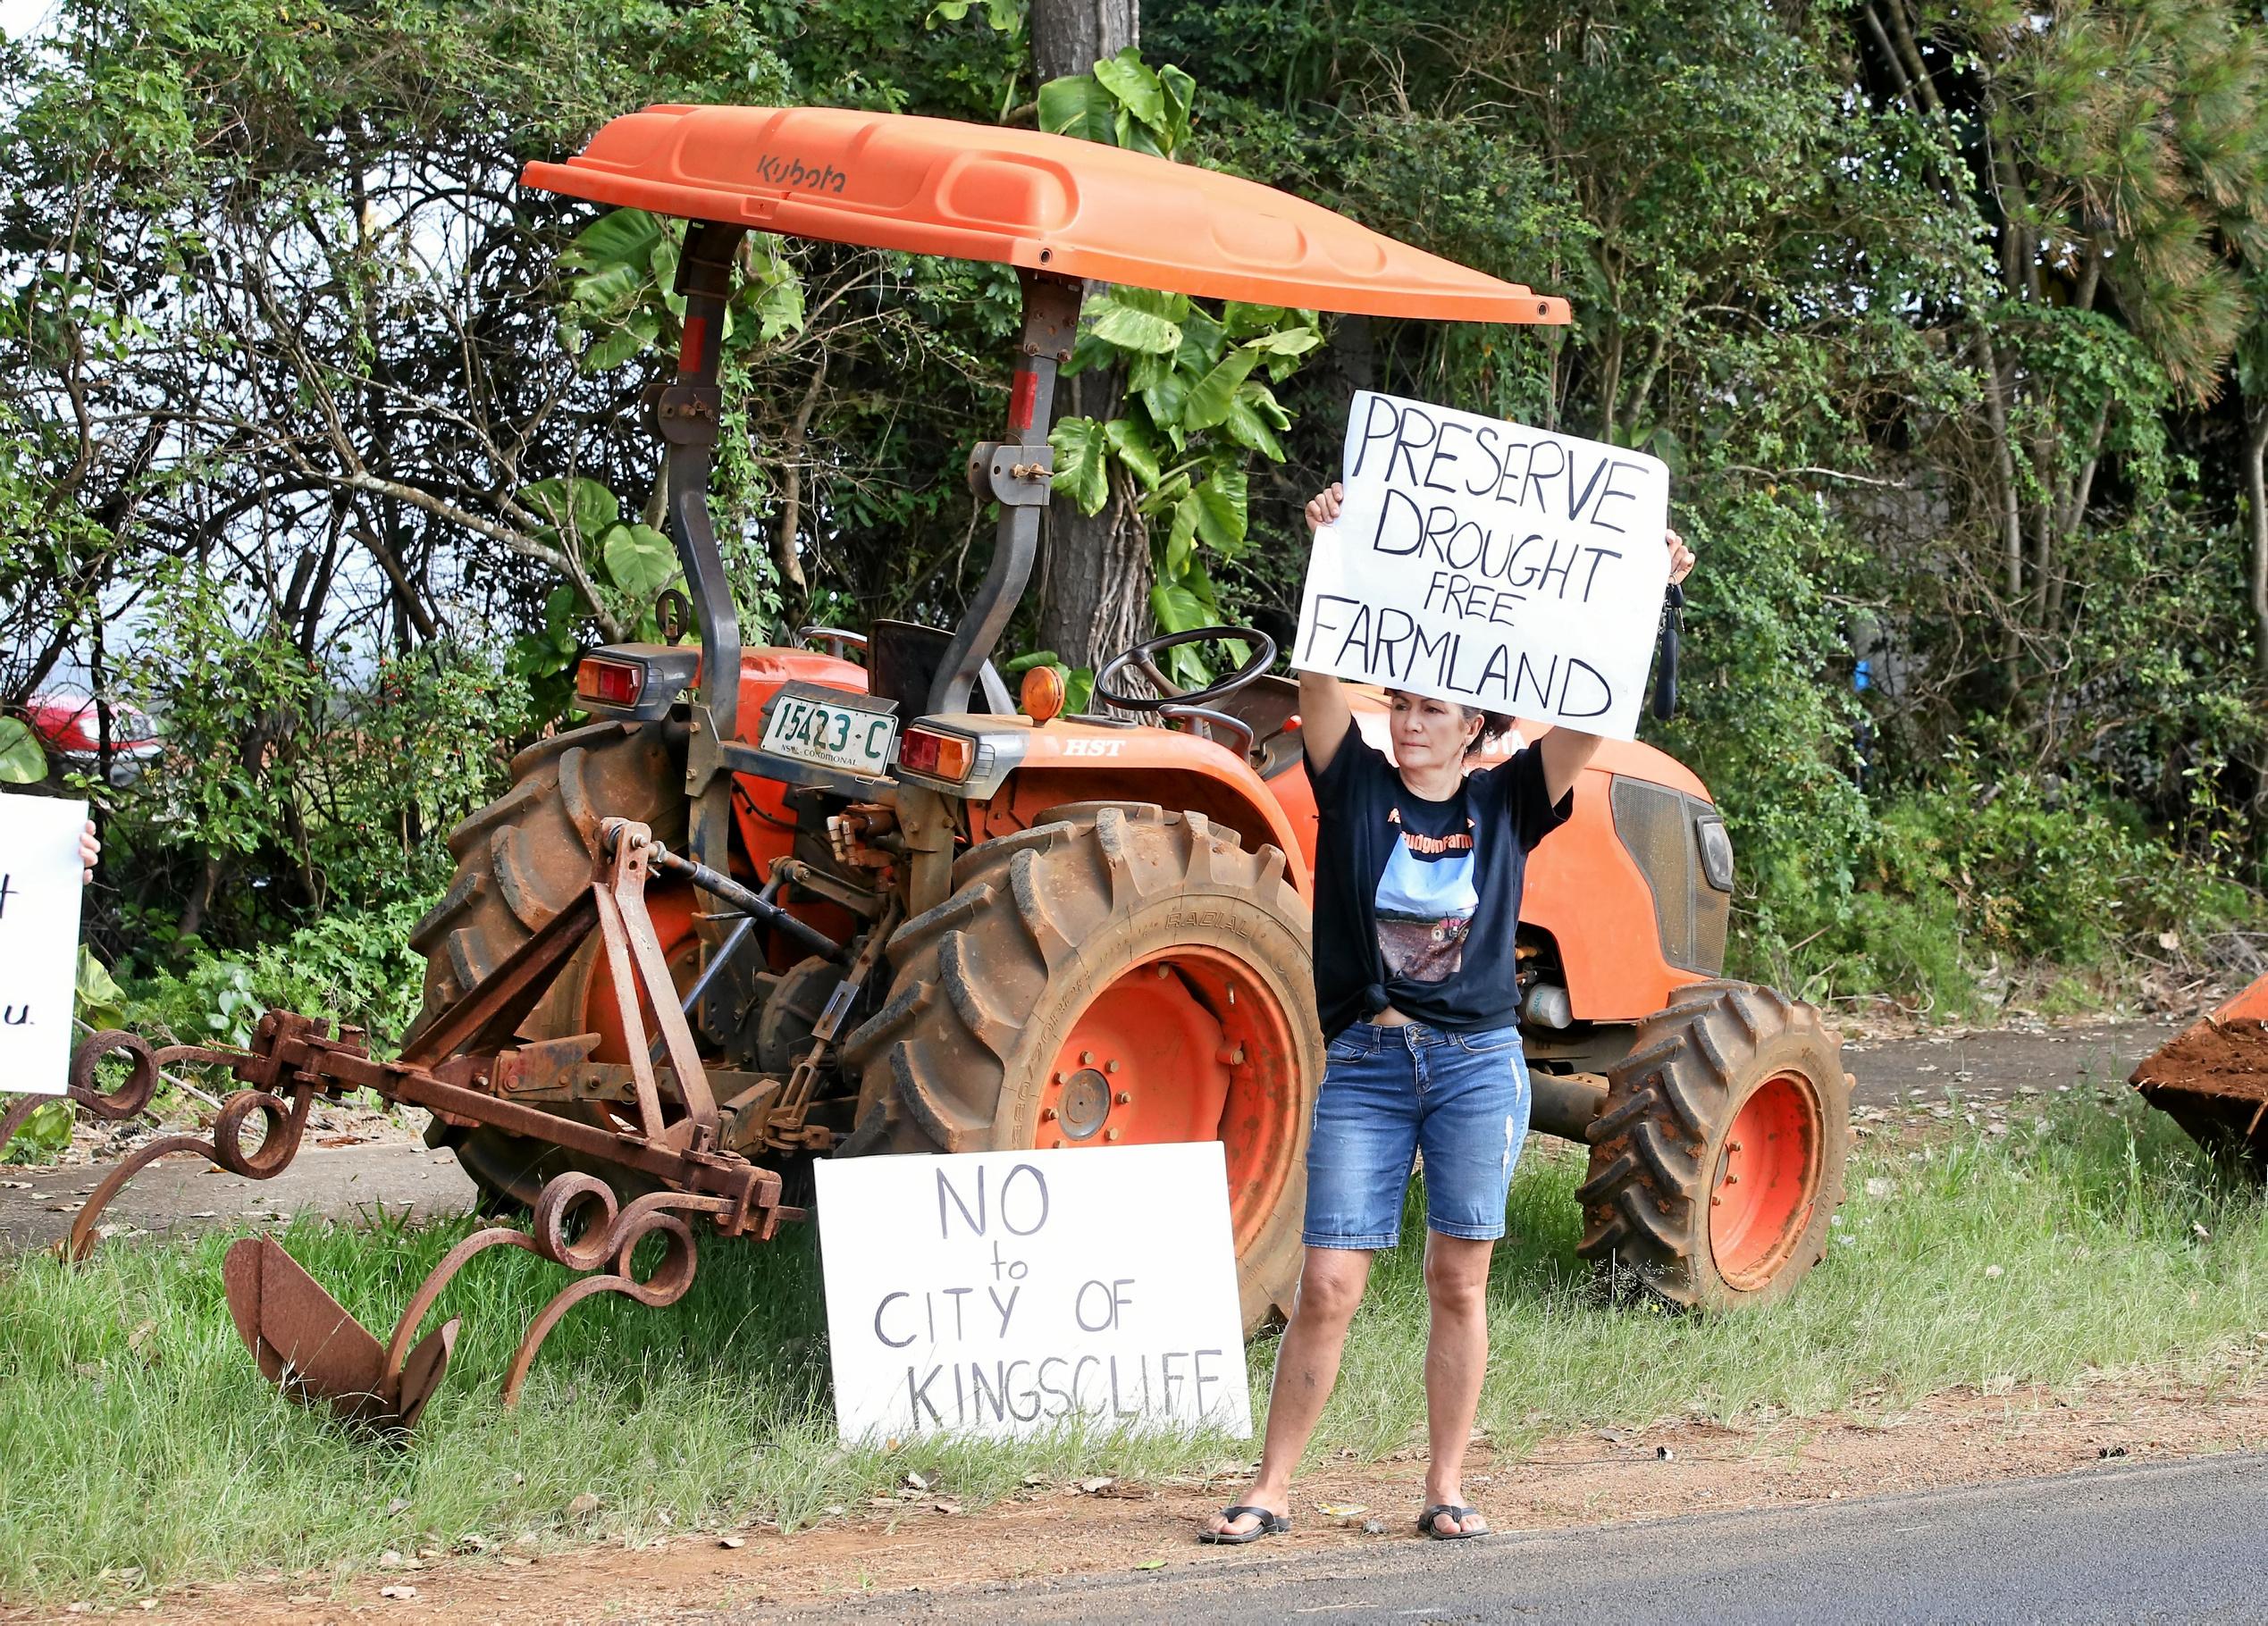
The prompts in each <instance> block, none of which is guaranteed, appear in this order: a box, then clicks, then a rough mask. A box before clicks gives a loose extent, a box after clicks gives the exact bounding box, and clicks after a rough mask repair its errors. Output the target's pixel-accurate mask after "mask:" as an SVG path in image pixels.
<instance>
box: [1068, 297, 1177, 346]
mask: <svg viewBox="0 0 2268 1626" xmlns="http://www.w3.org/2000/svg"><path fill="white" fill-rule="evenodd" d="M1087 314H1088V316H1089V317H1090V318H1092V321H1091V323H1090V324H1089V325H1090V327H1091V328H1092V330H1093V331H1094V334H1095V337H1096V338H1097V339H1104V340H1105V341H1106V342H1108V343H1111V344H1114V345H1117V346H1118V347H1119V348H1121V349H1126V350H1140V351H1145V352H1147V353H1149V354H1153V355H1160V356H1164V355H1171V354H1172V352H1173V351H1175V350H1178V349H1179V348H1180V347H1181V330H1180V327H1179V326H1178V325H1176V324H1175V323H1172V322H1169V321H1167V320H1166V319H1165V318H1164V317H1163V316H1161V315H1159V314H1156V313H1155V311H1147V310H1143V309H1141V308H1140V307H1139V306H1137V305H1135V304H1133V303H1131V302H1130V301H1127V300H1121V299H1119V298H1115V297H1114V296H1113V295H1110V294H1105V295H1103V296H1102V297H1101V298H1096V299H1089V300H1088V302H1087Z"/></svg>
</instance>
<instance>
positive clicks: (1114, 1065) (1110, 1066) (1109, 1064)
mask: <svg viewBox="0 0 2268 1626" xmlns="http://www.w3.org/2000/svg"><path fill="white" fill-rule="evenodd" d="M1103 1070H1104V1071H1105V1072H1106V1073H1114V1072H1116V1071H1118V1058H1117V1057H1115V1056H1113V1057H1112V1058H1111V1059H1110V1060H1108V1061H1105V1062H1104V1063H1103Z"/></svg>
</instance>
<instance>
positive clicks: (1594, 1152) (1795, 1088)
mask: <svg viewBox="0 0 2268 1626" xmlns="http://www.w3.org/2000/svg"><path fill="white" fill-rule="evenodd" d="M1584 1134H1585V1138H1587V1139H1588V1140H1589V1141H1590V1143H1591V1169H1590V1177H1589V1178H1588V1179H1586V1180H1585V1181H1584V1182H1583V1185H1582V1186H1580V1187H1579V1188H1578V1189H1577V1191H1576V1194H1575V1195H1576V1198H1577V1200H1578V1201H1580V1202H1581V1203H1583V1219H1584V1226H1583V1241H1582V1243H1581V1244H1580V1245H1578V1248H1577V1252H1579V1253H1582V1254H1583V1257H1584V1258H1586V1259H1588V1260H1590V1261H1592V1264H1593V1265H1594V1266H1596V1267H1597V1268H1598V1269H1600V1270H1601V1271H1603V1272H1605V1273H1607V1274H1608V1275H1609V1276H1610V1277H1611V1278H1613V1279H1615V1280H1616V1281H1617V1282H1627V1283H1634V1284H1635V1285H1637V1286H1639V1287H1642V1288H1643V1289H1644V1290H1646V1291H1648V1292H1651V1293H1652V1294H1654V1295H1657V1296H1658V1297H1659V1298H1661V1299H1664V1300H1666V1301H1667V1302H1669V1303H1673V1304H1677V1305H1680V1306H1685V1307H1690V1308H1693V1309H1701V1310H1728V1309H1734V1308H1736V1307H1741V1306H1747V1305H1758V1304H1768V1303H1772V1302H1774V1301H1775V1300H1777V1299H1779V1298H1782V1297H1785V1295H1787V1294H1788V1293H1790V1292H1792V1291H1793V1289H1794V1287H1795V1284H1796V1283H1797V1282H1799V1281H1801V1280H1802V1278H1803V1277H1804V1275H1805V1274H1806V1273H1807V1272H1808V1271H1809V1270H1810V1269H1811V1267H1812V1266H1813V1265H1815V1264H1817V1263H1819V1261H1820V1259H1821V1258H1823V1257H1824V1256H1825V1255H1826V1253H1827V1237H1828V1236H1829V1235H1830V1230H1829V1227H1830V1224H1831V1222H1832V1220H1833V1219H1834V1216H1835V1210H1836V1209H1838V1208H1840V1207H1841V1206H1842V1203H1843V1172H1844V1164H1845V1162H1846V1161H1848V1160H1849V1157H1850V1151H1851V1090H1850V1083H1849V1080H1848V1078H1847V1077H1845V1075H1844V1071H1843V1060H1842V1047H1841V1045H1840V1044H1839V1043H1837V1041H1836V1040H1835V1037H1834V1035H1832V1034H1830V1033H1829V1032H1828V1031H1827V1025H1826V1024H1825V1023H1824V1022H1823V1021H1821V1020H1820V1018H1819V1011H1818V1010H1816V1009H1814V1008H1813V1007H1811V1006H1810V1005H1807V1004H1803V1003H1802V1002H1798V1001H1793V1000H1790V999H1787V998H1785V996H1783V995H1781V994H1779V993H1775V992H1774V991H1773V990H1771V989H1769V988H1762V987H1757V986H1754V985H1750V984H1747V983H1735V982H1708V983H1697V984H1694V985H1693V986H1691V987H1686V988H1681V989H1679V990H1678V991H1677V993H1676V994H1675V995H1674V996H1673V997H1672V998H1671V1000H1670V1002H1669V1003H1668V1005H1667V1006H1666V1007H1664V1008H1663V1009H1662V1010H1660V1011H1659V1012H1658V1013H1656V1014H1655V1015H1653V1016H1651V1017H1650V1018H1647V1019H1646V1020H1645V1021H1644V1022H1643V1023H1642V1024H1640V1026H1639V1028H1638V1033H1637V1035H1636V1038H1635V1041H1634V1043H1633V1044H1632V1046H1631V1049H1630V1052H1629V1054H1628V1055H1627V1056H1625V1058H1624V1060H1622V1061H1621V1062H1620V1063H1619V1064H1618V1065H1617V1066H1616V1067H1615V1068H1614V1069H1611V1070H1610V1071H1609V1074H1608V1090H1607V1102H1606V1106H1605V1108H1604V1109H1603V1110H1602V1111H1600V1114H1599V1116H1598V1117H1597V1118H1596V1119H1592V1123H1591V1126H1590V1127H1589V1128H1588V1129H1587V1130H1586V1131H1585V1132H1584Z"/></svg>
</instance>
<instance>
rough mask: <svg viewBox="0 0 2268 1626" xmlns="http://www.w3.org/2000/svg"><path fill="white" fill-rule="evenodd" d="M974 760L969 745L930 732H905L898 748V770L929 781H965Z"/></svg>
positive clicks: (972, 747)
mask: <svg viewBox="0 0 2268 1626" xmlns="http://www.w3.org/2000/svg"><path fill="white" fill-rule="evenodd" d="M976 759H977V748H976V746H975V744H974V743H973V742H970V741H968V740H964V739H962V737H961V736H960V735H959V734H947V733H937V731H936V730H935V729H930V728H909V729H907V730H906V731H905V738H904V740H903V741H902V742H900V743H899V746H898V766H899V767H903V768H904V769H906V770H908V771H909V772H911V773H916V774H927V775H928V776H929V777H930V778H932V779H966V778H967V777H968V776H969V769H970V767H971V766H972V765H973V764H974V763H975V762H976Z"/></svg>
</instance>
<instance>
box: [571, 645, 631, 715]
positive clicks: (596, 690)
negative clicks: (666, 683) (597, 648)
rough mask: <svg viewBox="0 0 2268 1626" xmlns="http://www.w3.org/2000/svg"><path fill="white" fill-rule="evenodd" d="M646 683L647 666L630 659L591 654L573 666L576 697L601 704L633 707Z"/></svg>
mask: <svg viewBox="0 0 2268 1626" xmlns="http://www.w3.org/2000/svg"><path fill="white" fill-rule="evenodd" d="M645 686H646V669H645V668H644V667H643V666H637V665H634V664H633V663H631V662H629V661H622V660H608V659H605V658H602V657H600V656H592V657H591V658H588V659H586V660H584V662H583V663H582V664H581V665H580V666H576V667H575V698H576V699H577V700H596V701H597V702H598V703H599V704H600V705H601V706H635V705H636V704H637V703H638V696H639V694H640V692H641V691H643V689H644V688H645Z"/></svg>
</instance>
